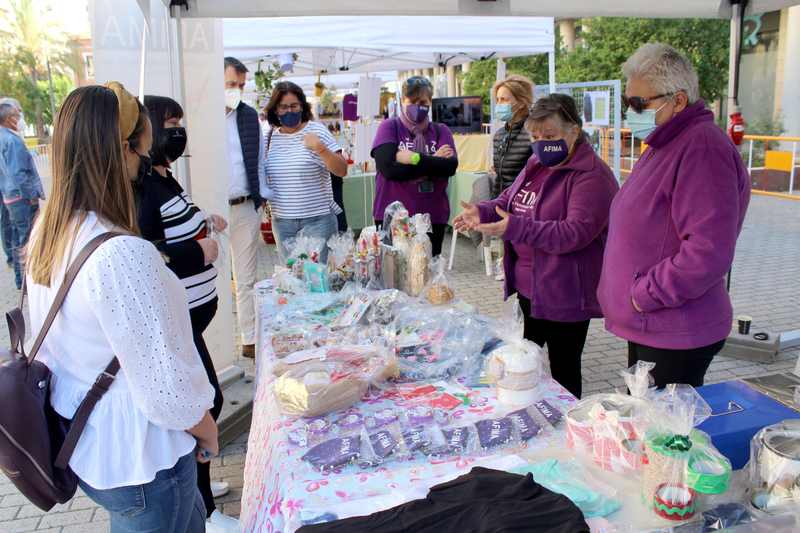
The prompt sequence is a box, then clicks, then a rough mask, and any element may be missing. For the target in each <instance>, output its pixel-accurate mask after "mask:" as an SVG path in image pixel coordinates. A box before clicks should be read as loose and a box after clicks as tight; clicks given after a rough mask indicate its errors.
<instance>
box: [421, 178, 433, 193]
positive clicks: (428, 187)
mask: <svg viewBox="0 0 800 533" xmlns="http://www.w3.org/2000/svg"><path fill="white" fill-rule="evenodd" d="M419 192H421V193H432V192H433V182H432V181H430V180H425V181H421V182H419Z"/></svg>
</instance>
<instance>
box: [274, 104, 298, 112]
mask: <svg viewBox="0 0 800 533" xmlns="http://www.w3.org/2000/svg"><path fill="white" fill-rule="evenodd" d="M302 108H303V106H301V105H300V104H298V103H294V104H289V105H286V104H278V111H279V112H281V113H286V112H287V111H291V112H293V113H296V112H298V111H300V110H301V109H302Z"/></svg>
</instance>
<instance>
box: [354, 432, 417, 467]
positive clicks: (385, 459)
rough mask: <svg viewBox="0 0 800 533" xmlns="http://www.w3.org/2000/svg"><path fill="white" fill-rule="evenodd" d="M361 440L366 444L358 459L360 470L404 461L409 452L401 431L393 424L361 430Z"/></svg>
mask: <svg viewBox="0 0 800 533" xmlns="http://www.w3.org/2000/svg"><path fill="white" fill-rule="evenodd" d="M362 439H363V440H364V443H365V444H366V445H365V446H364V453H362V455H361V457H360V458H359V465H360V466H361V467H362V468H369V467H375V466H379V465H383V464H386V463H389V462H392V461H397V460H402V459H406V458H408V457H409V456H410V455H411V452H410V451H409V450H408V448H407V447H406V440H405V438H404V437H403V429H402V427H401V426H400V424H398V423H396V422H394V423H390V424H387V425H384V426H381V427H379V428H375V429H372V430H368V429H367V428H364V429H363V430H362Z"/></svg>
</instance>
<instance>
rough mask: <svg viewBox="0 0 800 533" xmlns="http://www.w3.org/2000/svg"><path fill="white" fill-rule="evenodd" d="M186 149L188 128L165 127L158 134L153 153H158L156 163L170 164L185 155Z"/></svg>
mask: <svg viewBox="0 0 800 533" xmlns="http://www.w3.org/2000/svg"><path fill="white" fill-rule="evenodd" d="M184 150H186V128H184V127H182V126H179V127H176V128H164V129H163V130H161V133H160V134H159V136H158V140H157V143H156V145H155V146H153V153H154V154H157V156H156V158H155V159H156V161H153V163H154V164H156V165H169V164H170V163H172V162H173V161H176V160H177V159H178V158H179V157H180V156H182V155H183V151H184Z"/></svg>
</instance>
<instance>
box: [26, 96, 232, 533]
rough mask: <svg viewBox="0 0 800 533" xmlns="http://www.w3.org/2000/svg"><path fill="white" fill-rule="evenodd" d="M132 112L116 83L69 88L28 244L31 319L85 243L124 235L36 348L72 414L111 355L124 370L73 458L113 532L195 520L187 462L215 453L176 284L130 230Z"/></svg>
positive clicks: (185, 525)
mask: <svg viewBox="0 0 800 533" xmlns="http://www.w3.org/2000/svg"><path fill="white" fill-rule="evenodd" d="M131 116H138V112H136V113H135V114H134V111H133V110H132V109H129V108H126V107H125V106H123V107H122V109H120V108H119V107H118V103H117V98H116V96H115V95H114V93H113V92H112V91H110V90H109V89H106V88H104V87H99V86H90V87H83V88H80V89H76V90H75V91H73V92H72V93H71V94H70V95H69V96H68V97H67V98H66V100H65V101H64V104H63V105H62V107H61V109H60V111H59V113H58V116H57V117H56V122H55V130H54V133H53V146H52V161H53V181H52V191H51V194H50V199H49V201H48V202H47V205H46V207H45V209H44V212H43V213H42V215H41V216H40V218H39V220H38V222H37V223H36V225H35V227H34V230H33V234H32V238H31V244H30V248H29V251H28V260H27V286H28V294H29V297H30V314H31V322H32V326H33V330H34V331H38V330H39V329H40V328H41V326H42V323H43V321H44V318H45V315H46V313H47V311H48V309H49V307H50V304H51V303H52V301H53V299H54V297H55V294H56V292H57V290H58V287H59V285H60V283H61V281H62V280H63V278H64V272H65V270H66V268H67V266H68V265H69V264H70V263H71V262H72V260H73V259H74V258H75V256H76V255H77V254H78V252H79V251H80V250H81V249H82V248H83V246H84V245H85V244H86V243H88V242H89V241H90V240H91V239H92V238H94V237H96V236H97V235H100V234H101V233H105V232H108V231H115V232H120V233H123V234H125V236H120V237H115V238H113V239H111V240H109V241H107V242H105V243H104V244H102V245H101V246H100V247H99V248H98V249H97V251H96V252H95V253H94V254H93V255H92V256H91V257H90V258H89V260H88V261H87V262H86V264H85V265H84V267H83V269H82V270H81V271H80V273H79V274H78V277H77V279H76V280H75V283H74V285H73V286H72V289H71V290H70V292H69V295H68V296H67V298H66V301H65V302H64V305H63V306H62V308H61V311H60V313H59V315H58V317H57V318H56V320H55V322H54V323H53V326H52V328H51V329H50V332H49V334H48V335H47V338H46V339H45V341H44V344H43V345H42V347H41V351H40V354H41V356H42V359H43V360H44V361H45V362H46V363H47V365H48V367H49V368H50V369H51V371H52V374H53V383H52V395H51V399H50V401H51V403H52V405H53V407H54V408H55V410H56V411H57V412H58V413H59V414H60V415H61V416H63V417H65V418H67V419H71V418H72V417H73V416H74V414H75V411H76V409H77V407H78V405H79V404H80V403H81V401H82V400H83V398H84V397H85V395H86V393H87V391H88V390H89V388H90V387H91V385H92V383H93V382H94V380H95V378H96V377H97V375H98V374H100V372H101V371H103V369H104V368H105V367H106V365H108V363H109V362H110V361H111V359H112V358H113V357H114V356H116V357H117V358H118V359H119V362H120V365H121V370H120V371H119V373H118V374H117V377H116V379H115V381H114V384H113V385H112V386H111V388H110V390H109V392H108V393H107V394H106V395H105V396H103V398H102V399H101V400H100V401H99V402H98V404H97V405H96V407H95V408H94V411H93V412H92V414H91V416H90V417H89V421H88V424H87V425H86V428H85V430H84V432H83V434H82V435H81V438H80V440H79V441H78V445H77V447H76V449H75V453H74V454H73V455H72V459H71V460H70V463H69V465H70V467H71V468H72V470H73V471H74V472H75V473H76V474H77V476H78V477H79V478H80V486H81V488H82V489H83V490H84V492H85V493H86V494H87V495H88V496H89V497H90V498H91V499H92V500H94V501H95V502H97V503H98V504H99V505H101V506H103V507H104V508H105V509H106V510H107V511H108V512H109V514H110V516H111V531H112V533H116V532H123V531H124V532H133V531H148V532H164V533H167V532H169V533H184V532H186V533H190V532H191V533H194V532H202V531H205V518H206V515H205V510H204V506H203V500H202V498H201V497H200V494H199V492H198V490H197V477H196V476H197V470H196V468H197V467H196V462H195V460H196V457H203V458H205V459H204V460H208V459H207V458H206V457H207V456H208V455H214V454H216V453H218V451H219V449H218V448H219V445H218V441H217V427H216V424H215V423H214V421H213V419H212V418H211V416H210V415H209V414H208V409H209V408H210V407H211V405H212V399H213V396H214V390H213V388H212V387H211V385H210V384H209V381H208V377H207V376H206V372H205V370H204V368H203V364H202V363H201V361H200V358H199V356H198V354H197V350H196V348H195V346H194V341H193V337H192V328H191V323H190V320H189V309H188V306H187V304H186V297H185V289H184V288H183V286H182V285H181V283H180V281H179V280H178V278H177V277H175V275H174V274H173V273H172V272H171V271H170V270H169V269H168V268H167V267H166V266H165V264H164V259H163V258H162V256H161V255H160V254H159V252H158V251H157V250H156V248H155V246H153V245H152V244H151V243H150V242H148V241H145V240H144V239H141V238H138V237H135V236H134V235H135V234H136V233H137V229H136V211H135V207H134V200H133V192H132V187H131V182H130V179H129V177H128V176H127V175H126V174H127V172H126V170H125V167H124V164H123V155H122V154H123V149H127V148H128V147H127V146H123V145H124V144H125V143H123V142H122V141H121V139H126V138H128V136H129V135H130V133H131V131H132V130H133V128H134V127H136V120H131V118H130V117H131ZM142 155H145V154H142ZM204 451H207V452H210V453H206V452H204Z"/></svg>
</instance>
